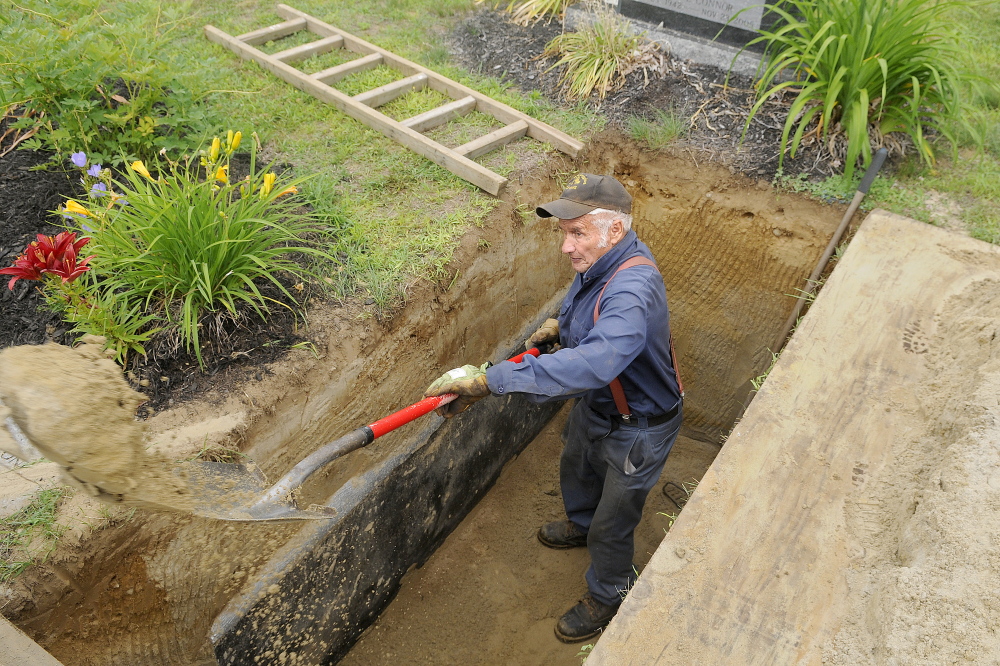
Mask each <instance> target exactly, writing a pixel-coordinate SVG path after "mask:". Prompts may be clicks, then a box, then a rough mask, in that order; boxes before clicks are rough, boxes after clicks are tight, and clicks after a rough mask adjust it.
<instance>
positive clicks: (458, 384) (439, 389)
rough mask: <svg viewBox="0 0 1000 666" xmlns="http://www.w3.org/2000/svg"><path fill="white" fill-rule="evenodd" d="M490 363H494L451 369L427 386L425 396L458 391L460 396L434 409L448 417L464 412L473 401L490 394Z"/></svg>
mask: <svg viewBox="0 0 1000 666" xmlns="http://www.w3.org/2000/svg"><path fill="white" fill-rule="evenodd" d="M490 365H492V364H491V363H483V364H482V365H481V366H478V367H477V366H475V365H463V366H462V367H461V368H455V369H454V370H449V371H448V372H446V373H444V374H443V375H441V376H440V377H438V378H437V379H436V380H435V381H434V383H433V384H431V385H430V386H428V387H427V390H426V391H424V396H425V397H430V396H435V395H444V394H445V393H457V394H458V398H456V399H455V400H453V401H452V402H449V403H448V404H447V405H441V406H440V407H438V408H437V409H436V410H434V411H436V412H437V413H438V414H440V415H441V416H443V417H445V418H446V419H450V418H451V417H452V416H454V415H455V414H460V413H462V412H464V411H465V410H466V409H468V408H469V405H471V404H472V403H474V402H476V401H477V400H480V399H482V398H485V397H486V396H488V395H489V394H490V387H489V385H488V384H487V383H486V368H488V367H490Z"/></svg>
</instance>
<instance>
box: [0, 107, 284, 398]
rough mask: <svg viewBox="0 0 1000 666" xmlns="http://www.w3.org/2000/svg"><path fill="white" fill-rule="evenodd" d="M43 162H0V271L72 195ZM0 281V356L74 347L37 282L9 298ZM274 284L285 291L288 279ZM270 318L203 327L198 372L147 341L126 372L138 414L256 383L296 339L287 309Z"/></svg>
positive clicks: (68, 180)
mask: <svg viewBox="0 0 1000 666" xmlns="http://www.w3.org/2000/svg"><path fill="white" fill-rule="evenodd" d="M0 127H2V125H0ZM0 150H2V148H0ZM50 159H51V155H49V154H48V153H41V152H33V151H27V150H14V151H12V152H10V153H9V154H7V155H6V156H5V157H3V158H0V266H4V267H5V266H9V265H11V264H12V263H13V262H14V259H15V258H17V256H18V254H19V253H20V252H21V251H22V250H23V249H24V248H25V247H26V246H27V245H28V243H30V242H31V241H33V240H34V239H35V235H36V234H46V235H53V234H57V233H59V232H60V231H62V228H61V227H60V226H58V225H59V222H60V218H59V217H58V216H57V215H52V214H51V213H50V211H53V210H55V209H56V208H58V207H59V206H60V205H61V204H62V203H63V202H64V201H65V200H66V197H67V196H72V195H79V194H80V191H79V190H80V185H79V175H78V173H77V172H76V171H75V170H74V171H72V172H69V171H60V170H39V171H35V170H32V169H33V168H34V167H38V166H41V165H44V164H46V163H47V162H48V161H49V160H50ZM233 168H234V173H235V172H240V175H242V171H245V170H246V168H247V165H245V164H243V163H242V161H238V163H236V164H234V166H233ZM0 277H4V278H5V279H3V280H2V282H0V313H2V316H0V349H2V348H4V347H9V346H13V345H26V344H41V343H43V342H57V343H60V344H72V343H73V342H74V340H75V338H76V335H74V334H72V333H69V332H68V331H67V328H66V326H65V324H64V323H63V322H62V320H61V318H60V317H59V315H57V314H56V313H54V312H52V311H50V310H48V309H47V308H46V306H45V299H44V297H43V296H42V295H41V292H40V291H39V289H38V283H37V282H28V281H26V280H19V281H18V282H17V284H16V285H14V290H13V291H11V290H9V289H8V288H7V283H8V281H9V280H8V279H6V276H0ZM279 279H281V280H282V283H283V284H284V285H285V287H286V288H287V289H289V291H293V290H292V283H293V281H292V280H290V279H288V278H287V277H284V278H279ZM259 287H260V288H261V291H262V293H263V294H264V295H265V296H267V297H270V298H274V299H276V300H277V301H279V302H286V301H287V299H286V298H285V297H284V296H283V295H282V294H281V292H280V290H278V289H277V288H276V287H275V286H274V285H272V284H270V283H263V284H261V285H259ZM293 293H294V292H293ZM271 311H272V312H271V315H270V316H269V317H268V319H267V320H266V321H264V320H261V319H260V318H259V317H257V316H255V315H253V314H252V312H245V313H243V314H242V316H240V317H236V318H233V317H228V316H225V317H219V318H218V319H217V320H216V319H212V320H206V321H205V322H204V324H205V326H204V332H203V334H202V335H203V338H202V339H203V340H205V339H207V340H209V342H210V344H209V345H207V347H206V348H205V350H204V354H205V364H206V367H205V370H204V371H202V370H200V369H199V368H198V364H197V360H196V359H195V357H194V355H193V354H192V353H189V352H188V351H187V350H185V349H184V348H183V347H182V346H179V345H178V344H177V341H176V339H173V338H170V337H168V336H159V337H156V338H154V340H153V341H152V342H151V343H150V344H148V345H146V348H147V352H148V354H147V356H146V357H141V356H135V357H133V359H132V360H131V362H130V363H129V364H128V368H127V369H128V373H127V374H128V378H129V382H130V383H131V384H132V386H133V387H134V388H135V389H137V390H139V391H141V392H142V393H144V394H146V395H148V396H149V397H150V401H149V402H148V403H147V404H146V406H145V407H144V408H143V409H142V410H141V411H140V414H147V413H148V412H149V409H153V410H159V409H161V408H163V407H165V406H168V405H171V404H174V403H175V402H177V401H179V400H184V399H186V398H189V397H191V396H193V395H195V394H196V393H199V392H201V391H203V390H205V389H207V388H209V387H211V386H224V385H231V384H233V383H234V382H236V381H238V380H240V379H246V378H250V377H254V378H256V379H260V378H261V377H263V375H264V373H266V372H267V371H266V369H265V367H264V366H265V364H267V363H269V362H271V361H274V360H275V359H277V358H279V357H280V356H281V355H282V354H284V353H285V352H286V351H287V349H288V348H289V346H290V345H292V344H295V343H296V342H300V341H301V340H302V339H303V338H302V337H301V336H300V335H299V334H298V333H297V331H296V316H295V314H294V313H293V311H292V310H290V309H289V308H286V307H280V306H273V307H272V308H271Z"/></svg>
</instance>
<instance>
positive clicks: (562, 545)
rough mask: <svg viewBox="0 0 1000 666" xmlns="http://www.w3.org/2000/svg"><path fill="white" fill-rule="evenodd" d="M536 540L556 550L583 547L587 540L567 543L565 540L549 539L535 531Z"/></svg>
mask: <svg viewBox="0 0 1000 666" xmlns="http://www.w3.org/2000/svg"><path fill="white" fill-rule="evenodd" d="M535 536H537V537H538V541H539V542H540V543H541V544H542V545H543V546H545V547H546V548H554V549H556V550H567V549H569V548H585V547H586V546H587V541H586V540H584V541H583V543H568V542H566V541H549V540H548V539H546V538H545V537H543V536H542V533H541V532H537V533H536V535H535Z"/></svg>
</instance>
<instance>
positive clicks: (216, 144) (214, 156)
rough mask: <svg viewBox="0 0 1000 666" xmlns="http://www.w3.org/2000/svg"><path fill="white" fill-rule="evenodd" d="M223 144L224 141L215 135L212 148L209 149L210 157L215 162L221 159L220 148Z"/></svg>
mask: <svg viewBox="0 0 1000 666" xmlns="http://www.w3.org/2000/svg"><path fill="white" fill-rule="evenodd" d="M221 146H222V143H221V142H220V141H219V137H215V138H214V139H212V149H211V150H209V151H208V159H210V160H212V161H213V162H214V161H215V160H217V159H219V148H220V147H221Z"/></svg>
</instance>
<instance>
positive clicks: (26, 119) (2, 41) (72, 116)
mask: <svg viewBox="0 0 1000 666" xmlns="http://www.w3.org/2000/svg"><path fill="white" fill-rule="evenodd" d="M106 5H107V3H101V2H99V1H98V0H81V1H80V2H74V3H62V4H60V3H49V2H42V1H41V0H25V1H24V2H23V3H22V4H18V5H14V9H13V10H11V11H9V12H8V11H4V12H2V13H0V89H2V90H4V91H5V93H4V94H3V95H2V99H0V104H2V106H3V107H5V108H6V109H7V112H10V110H11V109H13V108H17V109H18V113H17V115H18V116H19V119H18V120H16V121H15V123H14V124H13V128H14V129H20V130H25V131H31V130H35V132H34V135H33V136H31V137H30V138H28V139H27V140H25V141H24V142H23V144H22V145H23V146H24V147H25V148H30V149H46V150H52V151H55V152H56V153H57V155H61V156H65V155H68V154H69V153H71V152H75V151H80V150H82V151H85V152H86V153H88V154H89V155H90V156H91V158H93V159H95V160H96V161H99V162H104V163H114V164H119V163H120V162H121V161H122V160H123V159H151V158H152V157H153V156H154V155H155V154H156V153H157V152H159V151H160V150H161V149H168V150H173V149H177V148H181V147H186V148H190V147H193V146H195V145H197V144H198V143H200V142H201V141H202V140H203V137H204V135H205V134H206V130H205V126H206V124H207V123H208V119H207V117H206V114H205V112H204V111H203V109H202V107H201V106H200V105H199V104H197V103H196V102H195V100H194V98H193V96H192V95H191V94H190V93H189V92H188V91H186V90H185V89H184V88H183V87H182V86H181V85H180V84H179V83H178V82H177V81H176V80H175V78H174V77H173V76H172V75H171V72H170V70H169V68H168V66H167V65H166V64H165V63H164V62H163V61H162V59H161V58H159V57H158V54H159V51H160V49H161V47H162V46H163V45H164V43H165V42H166V41H167V40H169V39H170V38H171V37H172V36H173V32H174V30H175V29H176V28H177V27H178V26H179V25H182V23H183V22H184V21H186V20H188V19H187V17H188V16H189V14H190V6H189V4H188V3H166V4H164V5H162V6H160V7H158V11H157V12H156V14H155V20H151V17H150V15H149V12H148V8H147V7H142V6H140V5H139V4H137V3H113V4H112V5H110V6H107V8H105V7H106ZM191 141H193V144H192V143H191Z"/></svg>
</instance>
